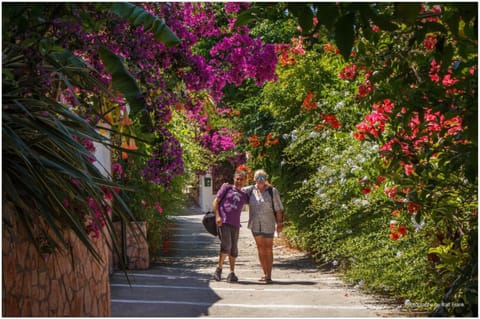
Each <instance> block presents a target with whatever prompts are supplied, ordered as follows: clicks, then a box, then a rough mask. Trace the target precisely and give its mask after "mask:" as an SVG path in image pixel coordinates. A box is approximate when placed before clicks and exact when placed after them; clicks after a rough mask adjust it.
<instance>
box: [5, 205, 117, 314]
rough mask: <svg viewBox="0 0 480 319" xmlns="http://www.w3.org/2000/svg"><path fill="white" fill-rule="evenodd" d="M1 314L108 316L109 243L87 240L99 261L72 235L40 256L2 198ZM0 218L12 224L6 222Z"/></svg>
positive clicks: (68, 233)
mask: <svg viewBox="0 0 480 319" xmlns="http://www.w3.org/2000/svg"><path fill="white" fill-rule="evenodd" d="M3 205H4V207H3V222H2V257H3V258H2V277H3V280H2V294H3V296H2V315H3V316H4V317H5V316H7V317H26V316H28V317H32V316H33V317H54V316H56V317H67V316H79V317H92V316H101V317H106V316H110V314H111V308H110V279H109V260H108V259H109V248H108V246H107V244H106V241H105V240H103V239H96V240H92V243H93V245H94V246H95V247H96V249H97V251H98V252H99V253H100V255H101V256H102V259H103V260H102V261H101V262H99V261H97V260H96V259H94V257H93V256H92V255H91V254H89V253H88V251H87V249H86V247H85V246H84V245H83V244H82V243H81V242H80V240H79V239H78V238H77V237H76V236H75V234H73V232H65V238H66V239H67V241H68V243H69V247H70V248H69V249H68V250H64V251H54V252H52V253H49V254H48V253H46V254H43V255H40V254H39V253H38V252H37V250H36V249H35V247H34V246H33V245H32V244H31V243H30V242H29V241H28V240H27V237H26V233H25V231H24V229H23V227H22V226H21V225H20V224H19V222H18V221H17V220H16V219H15V216H16V215H15V214H14V213H12V211H11V210H9V209H8V207H7V208H5V203H3ZM5 220H6V221H7V222H8V223H9V224H11V225H12V227H10V226H6V224H5Z"/></svg>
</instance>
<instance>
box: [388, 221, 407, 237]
mask: <svg viewBox="0 0 480 319" xmlns="http://www.w3.org/2000/svg"><path fill="white" fill-rule="evenodd" d="M406 235H407V226H405V225H399V226H398V225H397V222H396V221H394V220H392V221H391V222H390V238H391V239H393V240H397V239H399V238H400V237H404V236H406Z"/></svg>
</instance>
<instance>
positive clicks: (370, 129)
mask: <svg viewBox="0 0 480 319" xmlns="http://www.w3.org/2000/svg"><path fill="white" fill-rule="evenodd" d="M394 107H395V105H394V104H393V103H392V101H391V100H389V99H385V100H383V102H381V103H380V102H379V103H375V104H374V105H373V110H374V111H373V112H372V113H370V114H368V115H367V116H365V121H363V122H362V123H360V124H358V125H357V132H356V133H354V134H353V136H354V137H355V138H356V139H358V140H360V141H363V140H364V139H365V135H366V134H369V135H372V136H374V137H375V138H378V137H379V136H380V133H382V132H383V131H384V130H385V124H386V123H387V120H388V119H389V116H388V115H386V113H392V110H393V108H394Z"/></svg>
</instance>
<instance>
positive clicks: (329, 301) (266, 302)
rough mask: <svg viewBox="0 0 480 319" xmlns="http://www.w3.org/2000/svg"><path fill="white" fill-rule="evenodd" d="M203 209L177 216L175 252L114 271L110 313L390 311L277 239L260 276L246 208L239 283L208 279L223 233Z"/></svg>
mask: <svg viewBox="0 0 480 319" xmlns="http://www.w3.org/2000/svg"><path fill="white" fill-rule="evenodd" d="M202 216H203V213H202V212H201V211H200V210H199V208H198V207H196V206H194V207H190V208H189V209H187V213H184V215H181V216H176V217H174V218H175V221H176V226H175V230H174V232H173V235H172V238H171V240H170V251H169V253H168V254H166V255H164V256H161V257H160V258H159V259H158V260H157V261H156V262H155V264H154V265H152V267H151V268H150V269H148V270H145V271H128V276H129V280H130V283H129V282H128V281H127V279H126V277H125V275H124V273H123V272H118V273H115V274H113V275H112V278H111V294H112V316H114V317H124V316H128V317H130V316H134V317H142V316H148V317H203V316H211V317H378V316H382V317H385V316H392V310H393V306H392V305H390V306H389V305H387V301H386V300H382V299H380V298H374V297H373V296H369V295H364V294H362V293H360V292H359V291H357V290H356V289H353V288H351V287H348V286H346V285H345V284H344V283H343V282H342V281H341V280H340V279H339V278H338V277H337V276H335V274H334V273H333V272H330V271H326V270H323V271H322V270H320V269H318V268H317V267H316V266H315V264H314V263H313V262H312V260H311V259H310V258H309V256H308V255H307V254H305V253H302V252H299V251H296V250H293V249H289V248H288V247H286V246H285V245H282V241H281V240H280V239H276V240H275V247H274V265H273V274H272V277H273V280H274V283H273V284H270V285H267V284H264V283H261V282H259V281H258V279H259V278H260V277H261V275H262V271H261V268H260V265H259V262H258V258H257V251H256V247H255V242H254V240H253V238H252V235H251V233H250V231H249V230H248V229H247V227H246V221H247V219H248V213H247V212H244V213H242V228H241V231H240V245H239V246H240V247H239V250H240V252H239V257H238V258H237V263H236V271H235V272H236V274H237V276H238V278H239V282H238V283H227V282H226V281H225V278H226V276H227V275H228V269H229V267H228V261H226V262H225V265H224V273H223V280H222V281H220V282H216V281H214V280H212V279H211V277H212V274H213V272H214V270H215V267H216V264H217V261H218V250H219V240H218V239H217V238H215V237H213V236H212V235H210V234H208V233H207V232H206V231H205V230H204V228H203V225H202V223H201V219H202Z"/></svg>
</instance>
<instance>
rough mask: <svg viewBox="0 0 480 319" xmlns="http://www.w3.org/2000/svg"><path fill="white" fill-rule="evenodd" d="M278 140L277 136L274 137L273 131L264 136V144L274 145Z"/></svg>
mask: <svg viewBox="0 0 480 319" xmlns="http://www.w3.org/2000/svg"><path fill="white" fill-rule="evenodd" d="M279 142H280V140H279V139H278V137H275V134H273V133H268V134H267V137H266V138H265V144H264V145H265V146H267V147H268V146H272V145H276V144H278V143H279Z"/></svg>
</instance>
